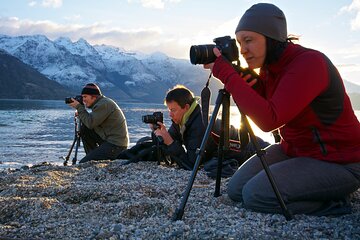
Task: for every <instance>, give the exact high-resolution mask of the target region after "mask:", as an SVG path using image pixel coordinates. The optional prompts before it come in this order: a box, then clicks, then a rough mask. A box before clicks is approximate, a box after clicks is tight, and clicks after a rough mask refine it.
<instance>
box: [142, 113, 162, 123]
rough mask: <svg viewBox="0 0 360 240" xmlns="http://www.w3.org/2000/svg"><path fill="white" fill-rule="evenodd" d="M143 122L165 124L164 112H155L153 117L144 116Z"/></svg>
mask: <svg viewBox="0 0 360 240" xmlns="http://www.w3.org/2000/svg"><path fill="white" fill-rule="evenodd" d="M142 121H143V122H144V123H151V124H155V125H157V123H158V122H161V123H163V122H164V116H163V113H162V112H154V113H153V114H151V115H144V116H142Z"/></svg>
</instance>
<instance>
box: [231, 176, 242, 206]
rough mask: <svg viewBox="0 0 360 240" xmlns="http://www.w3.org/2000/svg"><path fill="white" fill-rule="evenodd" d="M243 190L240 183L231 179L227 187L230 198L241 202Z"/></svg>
mask: <svg viewBox="0 0 360 240" xmlns="http://www.w3.org/2000/svg"><path fill="white" fill-rule="evenodd" d="M241 190H242V189H241V187H240V186H239V183H238V182H237V181H235V180H233V179H230V181H229V183H228V189H227V194H228V196H229V198H230V199H231V200H233V201H236V202H241V201H242V194H241Z"/></svg>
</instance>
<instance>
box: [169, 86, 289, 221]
mask: <svg viewBox="0 0 360 240" xmlns="http://www.w3.org/2000/svg"><path fill="white" fill-rule="evenodd" d="M221 105H222V118H221V129H220V141H219V146H218V151H219V158H218V169H217V176H216V185H215V194H214V195H215V197H218V196H220V184H221V171H222V162H223V158H224V152H226V151H227V150H228V149H229V125H230V123H229V122H230V94H229V93H228V92H227V91H226V90H225V89H221V90H219V94H218V97H217V99H216V103H215V108H214V111H213V113H212V115H211V118H210V122H209V125H208V126H207V128H206V131H205V135H204V137H203V139H202V142H201V146H200V149H199V151H198V153H197V158H196V162H195V165H194V168H193V171H192V173H191V176H190V179H189V181H188V184H187V186H186V189H185V192H184V193H183V196H182V198H181V202H180V205H179V207H178V208H177V209H176V211H175V213H174V215H173V220H174V221H176V220H181V218H182V216H183V214H184V209H185V205H186V203H187V200H188V198H189V195H190V191H191V188H192V186H193V184H194V181H195V177H196V174H197V171H198V168H199V166H200V164H201V160H202V158H203V156H204V154H205V147H206V144H207V141H208V139H209V136H210V134H211V131H212V128H213V126H214V123H215V120H216V117H217V115H218V112H219V109H220V106H221ZM239 111H240V109H239ZM240 114H241V117H242V121H243V124H244V125H245V126H244V127H245V129H246V130H247V132H248V134H249V136H250V139H251V142H252V144H254V147H255V150H256V154H257V156H258V157H259V158H260V160H261V163H262V166H263V168H264V170H265V172H266V175H267V177H268V179H269V181H270V183H271V186H272V188H273V190H274V193H275V195H276V197H277V199H278V201H279V204H280V206H281V208H282V210H283V214H284V216H285V218H286V219H287V220H291V219H292V215H291V213H290V212H289V211H288V209H287V207H286V205H285V203H284V200H283V199H282V196H281V194H280V192H279V190H278V188H277V185H276V183H275V180H274V178H273V176H272V174H271V172H270V169H269V166H268V164H267V162H266V160H265V151H264V150H263V149H261V148H260V145H259V143H258V142H257V139H256V137H255V135H254V133H253V131H252V129H251V126H250V124H249V121H248V119H247V117H246V116H245V115H244V114H243V113H242V112H241V111H240Z"/></svg>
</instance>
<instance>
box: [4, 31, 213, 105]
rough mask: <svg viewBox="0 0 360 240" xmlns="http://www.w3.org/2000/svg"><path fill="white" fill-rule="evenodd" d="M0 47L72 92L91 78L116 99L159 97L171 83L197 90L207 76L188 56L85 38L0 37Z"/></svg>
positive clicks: (150, 99)
mask: <svg viewBox="0 0 360 240" xmlns="http://www.w3.org/2000/svg"><path fill="white" fill-rule="evenodd" d="M0 49H4V50H5V51H7V52H8V53H9V54H11V55H13V56H15V57H17V58H18V59H20V60H21V61H23V62H24V63H26V64H29V65H30V66H32V67H33V68H35V69H36V70H38V71H39V72H40V73H42V74H44V75H45V76H46V77H48V78H49V79H51V80H55V81H56V82H58V83H60V84H61V85H64V86H67V87H69V88H70V89H73V90H74V91H77V92H79V91H80V90H81V88H82V87H83V86H84V85H85V84H86V83H89V82H96V83H97V84H99V86H100V87H101V88H102V90H103V92H104V93H105V94H106V95H108V96H110V97H114V98H117V99H126V100H138V101H144V100H145V101H156V102H158V101H162V100H163V98H164V95H165V93H166V91H167V90H168V89H169V88H171V87H173V86H174V85H176V84H184V85H186V86H187V87H189V88H190V89H192V90H194V92H195V93H197V94H198V93H199V92H200V90H201V88H202V87H203V86H204V85H205V82H206V80H207V77H208V72H207V71H205V70H204V69H202V67H200V66H193V65H191V64H190V62H189V61H187V60H180V59H174V58H170V57H168V56H166V55H165V54H163V53H159V52H158V53H154V54H151V55H147V54H142V53H135V52H127V51H125V50H124V49H120V48H117V47H112V46H106V45H94V46H92V45H90V44H89V43H88V42H87V41H86V40H84V39H79V40H78V41H76V42H72V41H71V40H70V39H69V38H64V37H61V38H58V39H56V40H54V41H51V40H50V39H48V38H47V37H46V36H43V35H32V36H18V37H11V36H7V35H0Z"/></svg>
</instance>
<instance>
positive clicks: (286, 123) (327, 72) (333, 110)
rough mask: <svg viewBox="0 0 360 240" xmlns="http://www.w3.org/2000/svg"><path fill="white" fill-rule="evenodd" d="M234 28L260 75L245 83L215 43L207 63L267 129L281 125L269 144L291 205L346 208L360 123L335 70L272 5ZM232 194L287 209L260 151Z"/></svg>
mask: <svg viewBox="0 0 360 240" xmlns="http://www.w3.org/2000/svg"><path fill="white" fill-rule="evenodd" d="M235 33H236V38H237V41H238V42H239V44H240V46H241V54H242V56H243V57H244V58H245V60H246V62H247V64H248V66H249V68H250V69H258V68H259V69H260V76H259V78H258V79H256V80H253V81H251V82H250V83H247V81H246V80H248V78H249V76H243V75H239V74H237V73H236V71H235V70H234V69H233V68H232V66H231V65H230V64H229V62H228V61H227V60H226V59H225V58H224V57H222V56H221V53H220V51H219V50H218V49H216V48H215V49H214V54H215V55H216V56H217V59H216V61H215V62H214V63H211V64H208V65H205V68H211V69H212V71H213V75H214V76H215V77H217V78H218V79H220V80H221V81H222V82H223V83H224V84H225V88H226V90H227V91H228V92H230V93H231V95H232V97H233V99H234V101H235V102H236V104H237V105H238V106H239V108H240V109H241V110H242V111H243V113H245V114H246V115H248V116H249V117H250V118H251V119H252V120H253V121H254V122H255V123H256V124H257V126H259V127H260V128H261V129H262V130H263V131H272V130H274V129H279V131H280V135H281V142H280V144H274V145H271V146H270V147H268V148H267V149H266V151H267V154H266V160H267V162H268V164H269V165H270V169H271V171H272V173H273V175H274V178H275V181H276V183H277V185H278V188H279V190H280V193H281V194H282V196H283V198H284V201H285V204H286V205H287V207H288V209H289V210H290V211H292V213H294V214H312V215H332V214H344V213H348V212H349V211H350V210H351V209H350V206H349V201H348V197H349V195H350V194H351V193H352V192H354V191H356V190H357V189H358V188H359V187H360V123H359V121H358V119H357V118H356V116H355V114H354V111H353V109H352V106H351V103H350V100H349V97H348V95H347V94H346V92H345V89H344V85H343V81H342V79H341V76H340V75H339V73H338V71H337V69H336V68H335V66H334V65H333V64H332V63H331V61H330V60H329V59H328V58H327V57H326V56H325V55H324V54H322V53H321V52H318V51H315V50H312V49H307V48H304V47H302V46H300V45H296V44H294V43H292V41H291V40H293V39H291V38H288V36H287V26H286V19H285V15H284V13H283V12H282V11H281V10H280V9H279V8H278V7H276V6H275V5H273V4H266V3H259V4H255V5H253V6H252V7H251V8H250V9H248V10H247V11H246V12H245V14H244V15H243V16H242V18H241V19H240V22H239V24H238V26H237V28H236V31H235ZM254 84H256V88H255V89H254V88H252V87H251V86H253V85H254ZM228 195H229V197H230V198H231V199H233V200H235V201H243V202H244V205H245V207H247V208H250V209H253V210H256V211H260V212H270V213H281V212H282V210H281V208H280V206H279V204H278V202H277V198H276V196H275V194H274V192H273V191H272V188H271V186H270V184H269V181H268V179H267V176H266V174H265V172H264V171H263V168H262V165H261V163H260V161H259V159H258V158H257V157H256V156H254V157H253V158H251V159H250V160H249V161H247V162H245V164H243V165H242V166H241V167H240V168H239V169H238V171H237V172H236V173H235V174H234V176H233V177H232V178H231V180H230V181H229V184H228Z"/></svg>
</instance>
